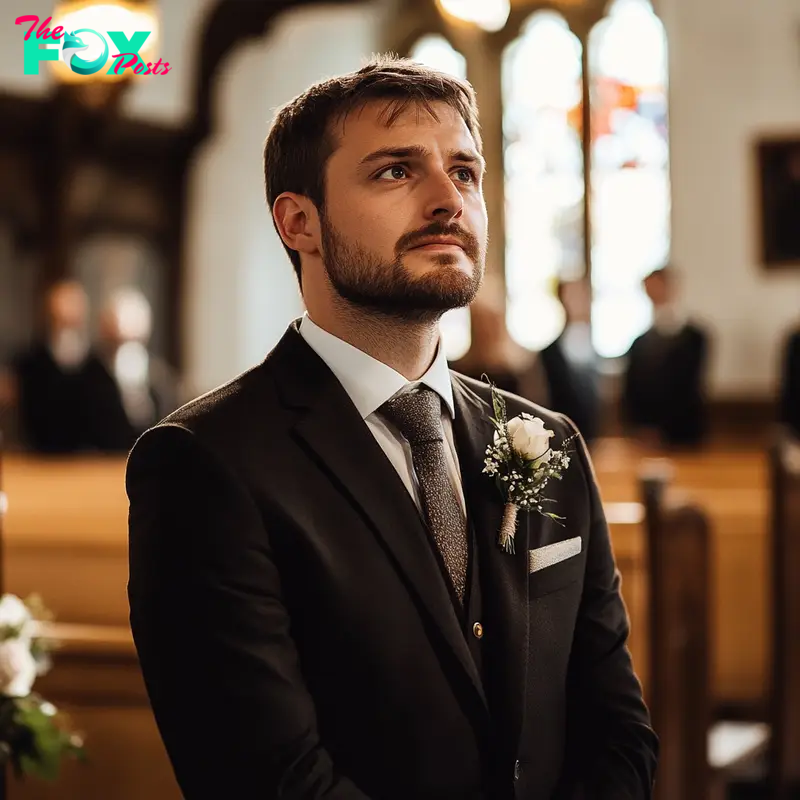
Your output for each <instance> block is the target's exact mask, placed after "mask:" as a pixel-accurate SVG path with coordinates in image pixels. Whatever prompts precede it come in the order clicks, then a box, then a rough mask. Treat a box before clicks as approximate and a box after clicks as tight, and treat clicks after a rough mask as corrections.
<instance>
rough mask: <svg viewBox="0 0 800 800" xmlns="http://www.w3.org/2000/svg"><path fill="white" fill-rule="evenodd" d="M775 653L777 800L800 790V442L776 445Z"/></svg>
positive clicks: (772, 769) (773, 478) (772, 764)
mask: <svg viewBox="0 0 800 800" xmlns="http://www.w3.org/2000/svg"><path fill="white" fill-rule="evenodd" d="M770 466H771V484H772V486H771V499H772V517H771V532H772V605H773V614H772V616H773V653H772V656H773V657H772V691H771V703H770V705H771V712H770V721H771V723H772V744H771V748H770V754H771V758H770V773H771V776H772V781H773V784H774V789H775V792H774V795H773V796H774V798H775V800H784V798H786V797H789V796H790V795H789V790H790V787H793V789H794V792H795V794H794V795H792V796H795V797H796V796H797V793H798V790H800V445H798V444H797V443H793V442H792V441H791V440H789V439H786V438H780V439H779V440H778V441H777V442H776V443H775V444H774V445H773V446H772V448H771V452H770Z"/></svg>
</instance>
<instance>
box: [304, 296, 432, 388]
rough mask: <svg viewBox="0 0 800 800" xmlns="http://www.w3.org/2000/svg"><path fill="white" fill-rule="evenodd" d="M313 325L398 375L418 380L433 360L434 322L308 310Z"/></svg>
mask: <svg viewBox="0 0 800 800" xmlns="http://www.w3.org/2000/svg"><path fill="white" fill-rule="evenodd" d="M308 315H309V317H311V320H312V321H313V322H314V324H316V325H318V326H319V327H320V328H322V329H323V330H325V331H327V332H328V333H331V334H333V335H334V336H336V337H338V338H339V339H342V340H343V341H345V342H347V343H348V344H351V345H352V346H353V347H357V348H358V349H359V350H361V351H362V352H364V353H366V354H367V355H369V356H372V357H373V358H374V359H376V360H378V361H381V362H382V363H384V364H386V365H387V366H389V367H391V368H392V369H393V370H395V371H396V372H399V373H400V374H401V375H402V376H403V377H404V378H406V379H407V380H409V381H416V380H419V379H420V378H421V377H422V376H423V375H424V374H425V373H426V372H427V371H428V369H429V368H430V366H431V364H432V363H433V360H434V359H435V358H436V352H437V348H438V345H439V325H438V322H404V321H402V320H398V319H394V318H392V317H388V316H385V317H384V316H381V317H378V316H376V315H375V314H373V313H364V312H361V311H360V310H358V309H354V308H352V307H348V308H347V309H342V310H335V311H334V310H331V309H318V308H315V309H309V310H308Z"/></svg>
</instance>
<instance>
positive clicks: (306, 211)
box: [272, 192, 320, 255]
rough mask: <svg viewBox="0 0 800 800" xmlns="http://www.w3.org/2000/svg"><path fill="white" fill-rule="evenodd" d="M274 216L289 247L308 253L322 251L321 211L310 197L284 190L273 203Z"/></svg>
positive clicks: (281, 235) (279, 231) (284, 241)
mask: <svg viewBox="0 0 800 800" xmlns="http://www.w3.org/2000/svg"><path fill="white" fill-rule="evenodd" d="M272 216H273V218H274V220H275V226H276V227H277V229H278V233H279V234H280V237H281V239H283V243H284V244H285V245H286V246H287V247H288V248H290V249H291V250H297V252H298V253H305V254H306V255H314V254H318V253H319V252H320V225H319V212H318V211H317V207H316V206H315V205H314V204H313V203H312V202H311V200H309V198H308V197H306V196H305V195H302V194H296V193H295V192H283V194H280V195H278V197H276V198H275V202H274V203H273V204H272Z"/></svg>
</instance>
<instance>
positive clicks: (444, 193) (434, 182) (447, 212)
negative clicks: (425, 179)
mask: <svg viewBox="0 0 800 800" xmlns="http://www.w3.org/2000/svg"><path fill="white" fill-rule="evenodd" d="M429 180H430V184H431V185H430V189H429V199H428V203H427V207H426V209H425V215H426V217H428V218H429V219H436V220H439V221H449V220H453V219H459V218H460V217H461V215H462V212H463V210H464V198H463V197H462V196H461V192H460V191H459V190H458V187H457V186H456V185H455V184H454V183H453V180H452V178H451V177H450V176H449V175H448V174H447V173H445V172H442V173H441V174H437V175H435V176H432V177H431V178H430V179H429Z"/></svg>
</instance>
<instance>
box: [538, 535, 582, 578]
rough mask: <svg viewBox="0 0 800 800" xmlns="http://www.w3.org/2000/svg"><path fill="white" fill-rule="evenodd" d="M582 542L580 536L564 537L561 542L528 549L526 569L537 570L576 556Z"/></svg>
mask: <svg viewBox="0 0 800 800" xmlns="http://www.w3.org/2000/svg"><path fill="white" fill-rule="evenodd" d="M582 544H583V542H582V540H581V537H580V536H576V537H575V538H574V539H565V540H564V541H563V542H554V543H553V544H546V545H545V546H544V547H537V548H536V549H535V550H528V571H529V572H538V570H540V569H544V568H545V567H551V566H553V564H558V562H559V561H564V560H565V559H567V558H572V556H577V555H578V554H579V553H580V552H581V546H582Z"/></svg>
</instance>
